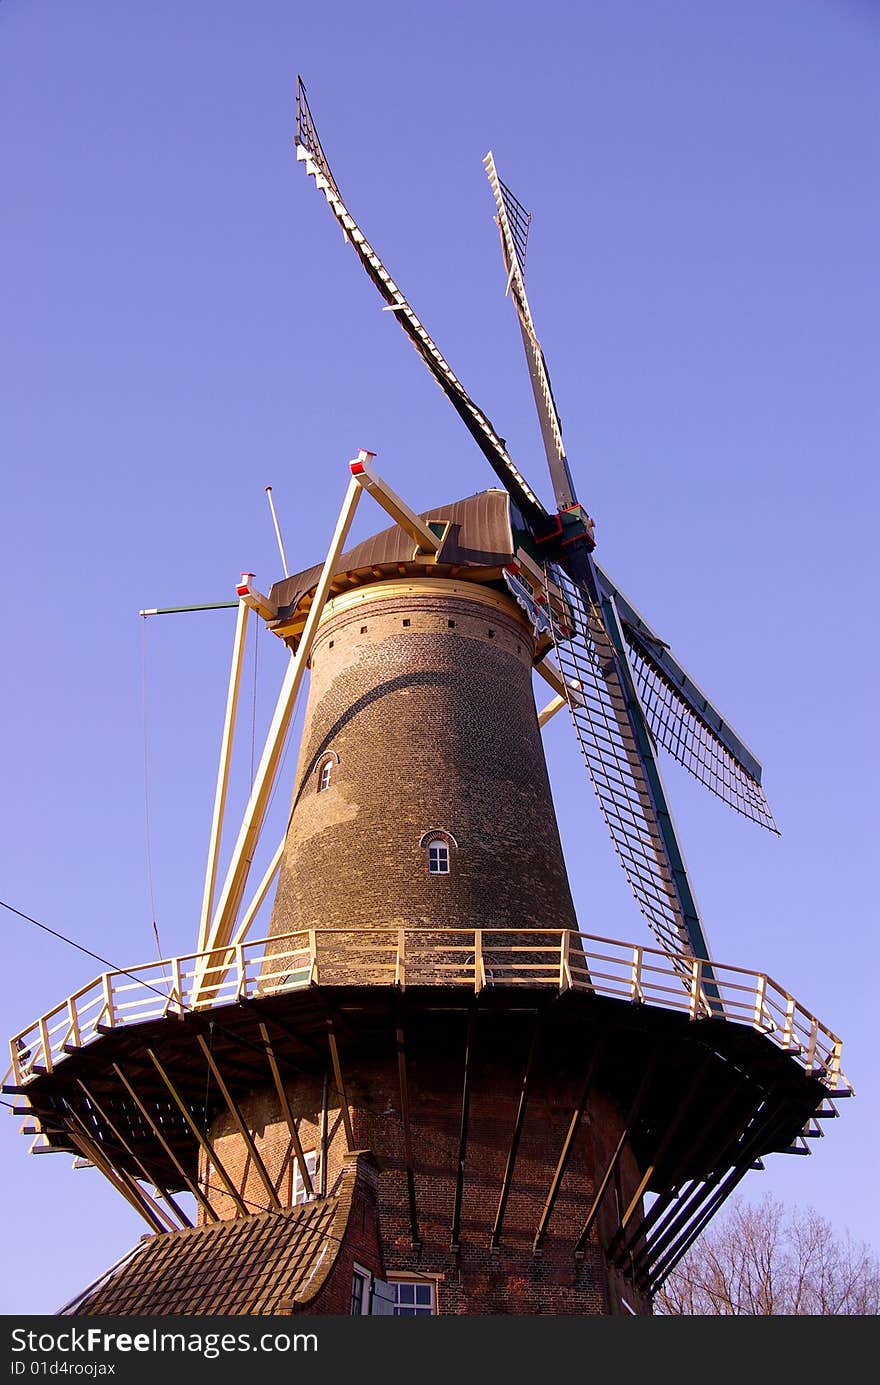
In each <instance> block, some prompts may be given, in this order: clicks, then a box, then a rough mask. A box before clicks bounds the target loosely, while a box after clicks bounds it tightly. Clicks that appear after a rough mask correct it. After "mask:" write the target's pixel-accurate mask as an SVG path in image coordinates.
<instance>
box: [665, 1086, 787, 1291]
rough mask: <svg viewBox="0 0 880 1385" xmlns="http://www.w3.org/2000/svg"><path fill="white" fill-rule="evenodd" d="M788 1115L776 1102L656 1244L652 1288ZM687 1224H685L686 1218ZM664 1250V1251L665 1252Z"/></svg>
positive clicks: (673, 1263)
mask: <svg viewBox="0 0 880 1385" xmlns="http://www.w3.org/2000/svg"><path fill="white" fill-rule="evenodd" d="M784 1116H785V1109H784V1102H776V1103H774V1105H773V1106H772V1107H771V1108H770V1110H769V1111H768V1112H767V1114H766V1116H764V1118H763V1119H762V1120H759V1121H758V1122H757V1123H756V1128H755V1129H753V1130H752V1131H751V1134H750V1135H748V1136H747V1138H746V1139H745V1140H744V1141H743V1146H742V1149H741V1151H740V1153H739V1155H738V1157H737V1158H736V1160H735V1162H734V1163H733V1165H732V1166H731V1167H729V1168H728V1169H727V1170H724V1171H721V1172H717V1171H716V1173H715V1174H713V1175H712V1177H711V1178H709V1179H707V1180H706V1182H705V1183H704V1184H703V1186H702V1187H701V1188H700V1189H699V1192H698V1195H697V1197H695V1198H692V1199H691V1203H692V1204H693V1205H692V1206H691V1208H690V1209H689V1211H688V1213H687V1214H686V1216H684V1214H683V1217H679V1218H678V1219H677V1226H676V1231H675V1232H673V1231H672V1229H670V1231H668V1232H667V1233H666V1234H665V1235H664V1236H663V1237H662V1238H661V1240H660V1241H658V1242H657V1243H656V1244H655V1245H654V1246H653V1247H652V1254H651V1262H652V1263H651V1265H650V1267H646V1270H645V1272H644V1275H643V1282H645V1283H646V1284H650V1286H651V1289H650V1291H651V1292H652V1293H653V1292H654V1290H655V1288H659V1286H660V1284H661V1283H662V1282H663V1280H664V1279H665V1278H666V1275H667V1274H668V1273H669V1271H670V1270H671V1269H672V1268H673V1266H674V1265H675V1264H676V1263H677V1261H678V1260H680V1259H681V1257H682V1255H684V1253H685V1251H686V1250H687V1249H688V1247H689V1246H690V1245H691V1244H692V1243H693V1242H694V1241H695V1240H696V1238H697V1236H699V1234H700V1232H701V1231H702V1230H703V1228H704V1227H705V1225H706V1223H707V1222H708V1221H709V1220H710V1219H711V1218H712V1217H713V1216H714V1215H715V1212H716V1211H717V1210H718V1208H719V1207H720V1206H721V1204H722V1202H724V1201H725V1199H726V1198H728V1197H729V1196H730V1194H731V1193H732V1192H733V1190H734V1188H735V1187H736V1186H737V1184H738V1183H739V1182H740V1181H741V1180H742V1179H743V1178H744V1177H745V1175H746V1174H747V1173H748V1171H749V1169H750V1168H751V1166H752V1164H753V1163H754V1160H755V1156H756V1153H757V1150H758V1148H759V1147H760V1146H761V1145H762V1144H764V1143H765V1142H766V1141H767V1140H769V1139H770V1138H772V1134H773V1132H774V1131H775V1129H776V1128H777V1127H778V1126H779V1125H780V1124H781V1122H782V1120H783V1119H784ZM683 1219H684V1224H683V1225H682V1224H681V1223H682V1220H683ZM661 1252H662V1254H661Z"/></svg>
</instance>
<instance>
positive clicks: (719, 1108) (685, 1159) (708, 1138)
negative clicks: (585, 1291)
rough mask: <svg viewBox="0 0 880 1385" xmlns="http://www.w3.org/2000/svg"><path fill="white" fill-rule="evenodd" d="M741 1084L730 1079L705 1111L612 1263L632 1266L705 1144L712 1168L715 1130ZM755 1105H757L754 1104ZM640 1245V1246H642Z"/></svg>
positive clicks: (719, 1144) (718, 1142) (718, 1147)
mask: <svg viewBox="0 0 880 1385" xmlns="http://www.w3.org/2000/svg"><path fill="white" fill-rule="evenodd" d="M744 1085H745V1079H744V1078H740V1079H739V1081H736V1082H734V1083H733V1085H732V1086H731V1087H730V1088H729V1090H728V1091H727V1092H726V1093H725V1095H724V1096H723V1097H722V1099H721V1101H719V1102H718V1103H717V1104H716V1105H715V1106H714V1107H713V1108H712V1109H711V1110H710V1111H708V1112H706V1117H705V1120H704V1122H703V1133H702V1135H701V1136H699V1137H698V1138H697V1140H696V1141H695V1143H694V1144H693V1145H691V1146H690V1147H688V1148H684V1149H682V1151H681V1154H680V1156H679V1159H678V1162H677V1163H676V1164H675V1166H674V1167H673V1168H672V1169H670V1171H669V1173H668V1174H667V1176H666V1180H665V1181H666V1191H665V1192H663V1193H661V1194H660V1195H659V1196H658V1198H657V1200H656V1201H655V1202H654V1203H653V1205H652V1206H651V1208H650V1210H649V1211H648V1212H647V1213H646V1214H645V1216H644V1217H643V1218H642V1220H641V1221H640V1222H638V1223H637V1224H636V1225H635V1226H634V1227H633V1229H632V1230H631V1231H629V1232H628V1234H626V1235H625V1236H624V1237H623V1239H622V1240H621V1242H620V1244H619V1245H618V1247H617V1248H616V1249H615V1252H614V1260H615V1263H616V1264H617V1265H619V1266H624V1265H629V1266H630V1267H632V1265H633V1263H634V1261H635V1259H636V1258H637V1256H638V1255H640V1254H641V1253H642V1252H641V1251H639V1252H637V1251H636V1246H638V1244H639V1242H640V1241H644V1239H645V1237H646V1236H647V1234H648V1232H649V1231H650V1230H651V1229H652V1227H654V1226H656V1225H657V1223H658V1222H659V1221H660V1218H661V1217H664V1216H665V1215H666V1212H667V1208H669V1207H670V1206H671V1205H672V1203H674V1202H675V1201H677V1199H678V1198H679V1196H680V1190H681V1189H682V1187H683V1186H684V1185H685V1184H687V1183H690V1182H691V1181H692V1180H691V1178H690V1176H689V1175H688V1173H687V1170H688V1169H690V1168H693V1167H694V1161H695V1160H697V1159H699V1158H701V1156H702V1154H703V1151H704V1150H705V1149H706V1148H707V1147H708V1148H709V1149H710V1150H712V1153H711V1155H710V1157H709V1159H708V1161H707V1166H708V1167H709V1168H712V1167H713V1166H714V1164H715V1162H716V1161H717V1158H718V1157H719V1154H720V1152H721V1151H722V1149H723V1148H724V1144H725V1142H724V1141H723V1140H722V1139H721V1138H720V1137H719V1135H718V1131H719V1130H720V1129H723V1118H724V1117H725V1116H726V1115H727V1112H728V1110H729V1109H730V1107H731V1106H732V1105H733V1103H734V1101H735V1100H736V1098H737V1097H738V1096H739V1095H740V1093H741V1092H742V1090H743V1087H744ZM755 1109H757V1106H756V1107H755ZM643 1249H644V1247H643Z"/></svg>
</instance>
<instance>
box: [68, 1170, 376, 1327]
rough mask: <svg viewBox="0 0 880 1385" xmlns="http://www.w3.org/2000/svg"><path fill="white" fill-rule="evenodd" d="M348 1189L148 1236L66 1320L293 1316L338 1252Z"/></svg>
mask: <svg viewBox="0 0 880 1385" xmlns="http://www.w3.org/2000/svg"><path fill="white" fill-rule="evenodd" d="M350 1207H351V1185H350V1184H349V1186H347V1187H345V1186H344V1187H343V1189H342V1191H341V1192H340V1195H339V1196H337V1197H330V1198H325V1199H323V1200H322V1201H318V1202H307V1203H303V1204H302V1205H301V1206H298V1207H291V1208H287V1209H285V1210H283V1211H280V1212H261V1213H259V1214H257V1215H255V1216H251V1217H242V1218H239V1219H237V1220H234V1221H220V1222H211V1223H209V1224H207V1225H205V1226H195V1227H192V1228H188V1229H187V1230H184V1231H174V1232H169V1233H167V1234H165V1235H155V1236H145V1237H144V1239H143V1240H142V1241H141V1243H140V1245H139V1246H138V1247H137V1248H136V1249H135V1251H134V1253H133V1254H132V1255H130V1256H128V1257H127V1258H126V1259H125V1260H123V1261H122V1262H121V1263H120V1264H119V1265H118V1266H117V1267H116V1268H115V1270H111V1271H110V1272H109V1274H108V1275H105V1276H104V1277H103V1278H102V1279H101V1280H98V1281H97V1283H96V1284H95V1285H94V1286H93V1287H92V1288H91V1289H89V1290H87V1291H86V1293H85V1294H84V1295H83V1296H82V1298H81V1299H79V1300H78V1301H77V1300H74V1302H73V1303H72V1304H71V1305H70V1306H69V1307H68V1308H66V1309H64V1310H62V1311H63V1312H64V1314H65V1315H69V1316H83V1315H89V1316H94V1315H110V1316H135V1315H138V1314H140V1315H143V1314H144V1313H147V1314H149V1315H151V1316H152V1315H179V1316H190V1315H193V1314H203V1315H226V1316H233V1315H239V1314H266V1313H290V1312H292V1311H294V1309H297V1308H300V1307H301V1306H302V1305H303V1304H304V1303H307V1302H308V1301H309V1300H310V1299H312V1298H314V1296H315V1294H316V1293H317V1292H318V1290H319V1289H320V1288H321V1287H322V1285H323V1284H324V1282H325V1280H326V1278H327V1275H328V1274H329V1272H330V1270H331V1269H332V1267H333V1264H334V1262H335V1260H336V1257H337V1255H338V1253H339V1250H340V1246H341V1243H342V1239H343V1236H344V1233H345V1226H346V1223H347V1221H348V1214H349V1210H350Z"/></svg>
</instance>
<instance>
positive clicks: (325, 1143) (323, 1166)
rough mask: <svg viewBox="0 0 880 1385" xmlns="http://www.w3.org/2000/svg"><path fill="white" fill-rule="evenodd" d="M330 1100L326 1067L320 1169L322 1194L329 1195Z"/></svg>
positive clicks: (322, 1107)
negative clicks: (328, 1133)
mask: <svg viewBox="0 0 880 1385" xmlns="http://www.w3.org/2000/svg"><path fill="white" fill-rule="evenodd" d="M329 1100H330V1079H329V1076H328V1073H327V1069H326V1067H325V1069H324V1081H323V1083H322V1084H321V1163H320V1168H319V1170H318V1172H319V1174H320V1179H321V1190H320V1196H321V1197H326V1196H327V1151H328V1148H329V1139H328V1135H327V1132H328V1129H329V1125H330V1113H329V1111H328V1109H327V1107H328V1104H329Z"/></svg>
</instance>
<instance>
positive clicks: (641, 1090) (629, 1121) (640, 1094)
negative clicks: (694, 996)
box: [574, 1054, 657, 1255]
mask: <svg viewBox="0 0 880 1385" xmlns="http://www.w3.org/2000/svg"><path fill="white" fill-rule="evenodd" d="M656 1062H657V1060H656V1056H655V1055H654V1054H652V1055H651V1058H650V1059H649V1061H648V1065H647V1067H646V1069H645V1072H644V1074H643V1076H642V1080H641V1082H640V1083H639V1087H638V1091H637V1092H636V1094H635V1096H634V1097H633V1100H632V1103H631V1104H630V1108H629V1111H628V1112H627V1115H626V1120H625V1121H624V1123H623V1129H622V1130H621V1132H620V1138H619V1139H618V1141H617V1144H616V1145H615V1147H614V1153H613V1154H612V1156H611V1158H610V1159H609V1161H608V1166H607V1168H606V1169H605V1172H604V1174H603V1175H602V1178H601V1180H600V1182H599V1186H598V1188H597V1189H596V1193H595V1196H594V1197H593V1201H592V1203H591V1205H590V1210H589V1212H588V1213H587V1216H586V1220H585V1221H584V1224H583V1227H582V1228H581V1234H580V1235H579V1236H578V1238H577V1240H576V1241H575V1246H574V1253H575V1255H578V1254H579V1253H581V1252H582V1251H583V1248H584V1246H585V1245H586V1243H587V1237H588V1236H589V1234H590V1231H591V1230H592V1227H593V1223H594V1222H595V1220H596V1218H597V1216H598V1215H599V1208H600V1207H601V1206H602V1201H603V1199H604V1197H605V1194H606V1193H607V1191H608V1186H609V1184H610V1182H611V1179H612V1178H613V1177H614V1170H615V1169H616V1168H617V1165H618V1163H619V1162H620V1156H621V1155H622V1153H623V1148H624V1145H625V1144H626V1142H627V1140H628V1139H629V1138H630V1137H631V1135H632V1129H633V1125H634V1124H635V1122H636V1121H637V1120H638V1116H639V1112H640V1111H641V1108H642V1103H643V1101H644V1099H645V1096H646V1094H647V1091H648V1086H649V1085H650V1081H651V1078H652V1077H653V1075H654V1068H655V1066H656Z"/></svg>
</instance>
